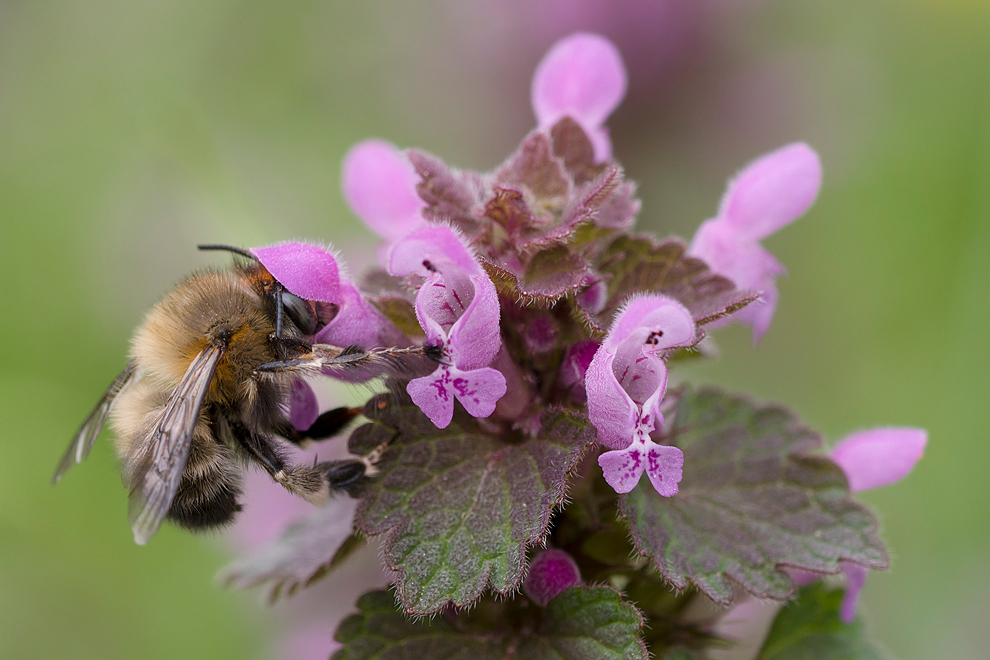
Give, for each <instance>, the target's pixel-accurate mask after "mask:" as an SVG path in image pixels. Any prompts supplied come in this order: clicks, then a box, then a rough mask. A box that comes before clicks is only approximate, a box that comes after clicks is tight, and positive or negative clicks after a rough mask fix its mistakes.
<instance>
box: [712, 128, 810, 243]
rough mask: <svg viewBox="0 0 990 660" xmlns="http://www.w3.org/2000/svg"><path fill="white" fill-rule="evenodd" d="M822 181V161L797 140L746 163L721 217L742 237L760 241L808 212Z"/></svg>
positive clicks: (726, 196) (734, 183)
mask: <svg viewBox="0 0 990 660" xmlns="http://www.w3.org/2000/svg"><path fill="white" fill-rule="evenodd" d="M821 184H822V164H821V160H820V159H819V158H818V154H817V153H815V151H814V150H813V149H812V148H811V147H809V146H808V145H806V144H804V143H802V142H797V143H794V144H789V145H787V146H785V147H782V148H780V149H778V150H777V151H773V152H771V153H769V154H766V155H765V156H762V157H761V158H759V159H757V160H755V161H753V162H752V163H750V164H749V165H747V166H746V167H745V168H744V169H743V171H742V172H740V173H739V175H738V176H736V178H735V179H733V180H732V182H731V183H730V184H729V188H728V190H727V191H726V193H725V197H723V198H722V205H721V208H720V209H719V213H718V220H719V221H721V222H723V223H725V225H726V226H728V227H731V228H732V229H734V230H735V232H736V233H737V236H738V238H739V239H740V240H744V241H758V240H761V239H763V238H766V237H767V236H769V235H770V234H772V233H774V232H776V231H777V230H778V229H780V228H781V227H783V226H784V225H787V224H789V223H791V222H793V221H794V220H797V219H798V218H800V217H801V216H802V215H804V214H805V212H807V210H808V209H809V208H810V207H811V205H812V203H814V201H815V198H816V197H817V196H818V190H819V189H820V188H821Z"/></svg>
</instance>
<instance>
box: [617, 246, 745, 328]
mask: <svg viewBox="0 0 990 660" xmlns="http://www.w3.org/2000/svg"><path fill="white" fill-rule="evenodd" d="M685 249H686V248H685V245H684V243H683V242H682V241H681V240H680V239H676V238H671V239H667V240H665V241H663V242H661V243H656V242H655V241H653V240H652V239H650V238H647V237H633V236H620V237H618V238H616V239H615V240H614V241H612V243H611V245H609V247H608V248H606V250H605V252H604V253H603V255H602V257H601V259H600V261H599V264H598V270H599V272H601V273H602V274H603V275H605V276H608V277H609V278H610V279H608V280H607V284H608V293H609V302H608V304H607V305H606V307H605V311H604V312H603V313H602V316H605V317H608V316H610V315H611V313H613V312H614V311H615V310H616V309H618V308H619V307H620V306H621V305H622V303H623V302H624V301H625V300H626V298H628V297H629V296H630V295H632V294H634V293H639V292H648V291H654V292H658V293H663V294H666V295H668V296H670V297H672V298H676V299H677V300H678V301H680V303H681V304H682V305H684V306H685V307H687V308H688V310H690V312H691V315H692V316H693V317H694V320H695V322H696V323H698V324H699V325H701V324H704V323H708V322H710V321H713V320H715V319H717V318H720V317H722V316H724V315H726V314H729V313H731V312H733V311H736V310H738V309H741V308H742V307H744V306H745V305H747V304H749V303H750V302H752V301H753V300H755V299H756V297H757V296H756V294H755V293H753V292H750V291H740V290H738V289H736V288H735V285H734V284H733V283H732V281H731V280H729V279H727V278H725V277H722V276H721V275H717V274H715V273H713V272H712V271H711V270H710V269H709V268H708V266H706V265H705V262H703V261H701V260H700V259H696V258H694V257H689V256H687V255H686V254H685ZM604 325H606V326H607V325H608V324H607V323H605V324H604Z"/></svg>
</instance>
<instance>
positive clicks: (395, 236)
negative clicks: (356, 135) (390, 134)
mask: <svg viewBox="0 0 990 660" xmlns="http://www.w3.org/2000/svg"><path fill="white" fill-rule="evenodd" d="M417 183H419V175H417V174H416V170H415V168H413V165H412V163H411V162H409V159H408V158H406V155H405V154H404V153H402V152H401V151H399V149H397V148H396V147H395V145H393V144H391V143H389V142H385V141H383V140H365V141H364V142H359V143H357V144H356V145H354V146H353V147H351V150H350V151H348V152H347V155H346V156H344V163H343V172H342V174H341V187H342V188H343V191H344V199H345V200H347V204H348V205H349V206H350V207H351V210H352V211H354V215H356V216H357V217H359V218H361V220H363V221H364V223H365V224H366V225H368V227H369V228H370V229H371V230H372V231H374V232H375V233H376V234H378V235H379V236H381V237H382V238H384V239H385V240H386V241H388V242H389V243H394V242H395V241H397V240H399V239H400V238H402V237H403V236H405V235H406V234H408V233H409V232H410V231H412V230H413V229H415V228H416V227H419V226H420V225H422V224H423V222H424V221H423V216H422V215H421V211H422V210H423V208H425V207H426V202H424V201H423V200H422V199H420V197H419V194H418V193H417V192H416V184H417Z"/></svg>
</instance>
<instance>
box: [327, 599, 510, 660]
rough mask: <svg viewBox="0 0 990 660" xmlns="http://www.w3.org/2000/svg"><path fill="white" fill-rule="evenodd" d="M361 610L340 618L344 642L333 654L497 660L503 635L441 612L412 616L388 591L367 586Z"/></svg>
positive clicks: (345, 658)
mask: <svg viewBox="0 0 990 660" xmlns="http://www.w3.org/2000/svg"><path fill="white" fill-rule="evenodd" d="M357 606H358V609H359V610H360V613H359V614H353V615H351V616H349V617H348V618H346V619H344V620H343V621H342V622H341V623H340V626H339V627H338V628H337V633H336V634H335V635H334V639H336V640H337V641H338V642H340V643H341V644H343V645H344V647H343V648H341V649H338V650H337V652H336V653H334V654H333V656H332V660H379V659H380V660H388V659H396V660H400V659H405V658H423V659H426V658H429V659H430V660H433V659H434V658H435V659H436V660H489V659H490V660H500V659H501V658H504V657H505V650H506V648H505V641H503V640H502V639H500V638H492V637H491V636H490V635H484V634H471V633H469V632H465V631H461V630H458V629H457V628H456V627H455V626H454V624H453V623H452V622H451V621H450V620H449V619H448V618H447V617H443V616H439V617H434V618H433V619H430V620H424V619H411V618H409V617H408V616H406V615H405V614H404V613H403V612H401V611H399V610H397V609H396V607H395V598H394V597H393V595H392V592H390V591H371V592H368V593H366V594H364V595H363V596H361V598H359V599H358V602H357Z"/></svg>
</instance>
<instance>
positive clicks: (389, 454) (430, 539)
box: [350, 397, 595, 614]
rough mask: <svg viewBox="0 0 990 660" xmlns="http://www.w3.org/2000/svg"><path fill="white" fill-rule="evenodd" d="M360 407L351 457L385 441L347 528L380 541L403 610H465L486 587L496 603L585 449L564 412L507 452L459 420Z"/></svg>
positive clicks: (585, 430) (397, 408) (589, 431)
mask: <svg viewBox="0 0 990 660" xmlns="http://www.w3.org/2000/svg"><path fill="white" fill-rule="evenodd" d="M388 401H389V399H388V398H382V397H379V398H376V399H373V400H372V401H371V402H369V404H368V406H367V407H366V412H365V414H366V415H368V416H369V418H372V419H374V421H372V422H371V423H369V424H366V425H364V426H362V427H360V428H358V429H357V430H356V431H355V432H354V434H353V435H352V436H351V442H350V449H351V451H352V452H353V453H355V454H357V455H361V454H364V453H367V452H368V451H371V450H372V449H373V448H375V447H377V446H379V445H380V444H381V443H382V442H386V441H390V444H389V445H388V450H387V451H386V452H385V454H384V456H383V457H382V459H381V461H380V462H379V463H378V468H379V470H380V476H379V477H378V478H377V479H375V480H374V481H372V482H371V483H370V484H368V485H367V486H365V487H363V488H362V490H361V493H360V496H361V498H362V501H361V504H360V506H359V508H358V514H357V519H356V524H357V526H358V528H359V529H361V530H362V531H363V532H364V533H366V534H368V535H372V536H377V535H381V534H384V538H385V541H384V546H383V556H384V558H385V562H386V563H387V564H388V566H389V568H391V569H392V570H394V571H396V572H397V574H398V577H397V581H396V587H397V590H398V594H399V599H400V601H401V602H402V605H403V607H404V608H405V610H406V611H407V612H409V613H411V614H432V613H433V612H437V611H439V610H441V609H442V608H443V607H444V606H445V605H447V604H451V603H452V604H454V605H457V606H466V605H470V604H471V603H473V602H474V601H476V600H477V599H478V598H479V597H480V596H481V594H482V593H483V592H484V591H485V589H486V588H487V587H488V586H490V587H491V588H492V589H493V590H494V591H496V592H498V593H500V594H506V593H509V592H510V591H512V590H514V589H515V588H517V587H518V586H519V583H520V582H521V581H522V578H523V576H524V575H525V572H526V548H527V547H528V546H531V545H533V544H536V543H539V542H540V541H541V540H542V539H543V538H544V536H545V535H546V533H547V528H548V526H549V524H550V514H551V512H552V511H553V509H554V507H556V506H559V505H560V504H561V503H562V502H563V498H564V493H565V480H566V478H567V475H568V474H569V473H570V471H571V470H572V469H574V468H575V466H576V465H577V462H578V460H579V459H580V458H581V456H582V454H583V453H584V452H585V451H586V450H587V449H588V448H589V447H590V446H591V445H592V444H593V442H594V435H595V434H594V428H592V427H591V426H590V425H588V423H587V421H586V420H585V419H583V418H581V417H580V416H579V415H577V414H575V413H572V412H563V411H547V412H545V413H543V416H542V418H541V424H542V430H541V432H540V434H539V438H538V439H529V440H526V441H524V442H521V443H518V442H516V443H509V442H506V441H505V440H504V439H502V438H501V437H499V436H496V435H492V434H490V433H488V432H486V431H484V430H482V428H481V427H480V426H479V425H478V423H477V422H476V421H475V420H474V419H473V418H470V417H468V416H466V415H464V414H463V413H460V414H457V415H455V417H454V421H453V423H451V424H450V425H449V426H447V428H445V429H443V430H440V429H437V428H436V426H434V424H433V422H431V421H430V420H429V419H428V418H427V417H426V416H425V415H424V414H423V413H422V412H421V411H420V410H419V409H418V408H416V407H414V406H411V405H400V404H398V403H392V404H389V403H388Z"/></svg>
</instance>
